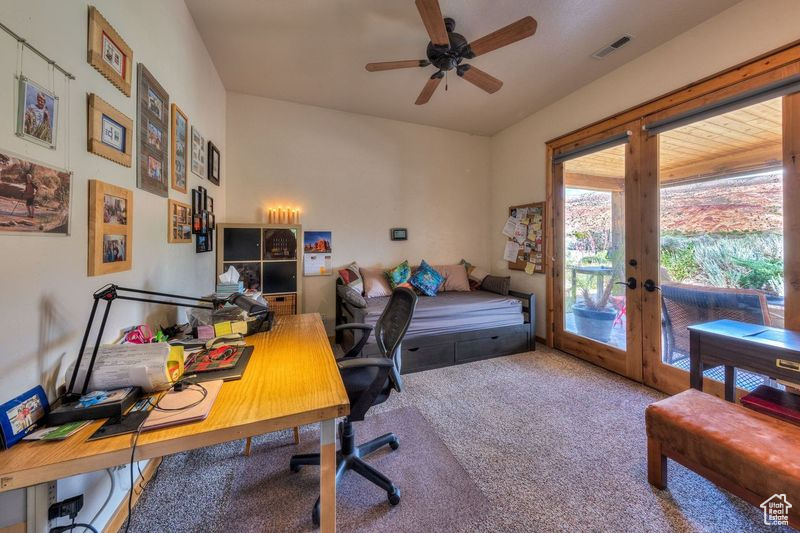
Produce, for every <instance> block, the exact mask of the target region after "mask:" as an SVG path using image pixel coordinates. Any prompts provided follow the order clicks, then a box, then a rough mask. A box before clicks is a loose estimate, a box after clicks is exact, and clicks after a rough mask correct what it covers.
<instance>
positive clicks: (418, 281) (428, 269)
mask: <svg viewBox="0 0 800 533" xmlns="http://www.w3.org/2000/svg"><path fill="white" fill-rule="evenodd" d="M443 281H444V276H442V275H441V274H440V273H439V272H438V271H437V270H436V269H435V268H433V267H432V266H430V265H429V264H428V263H426V262H425V260H423V261H422V263H420V265H419V268H417V270H416V271H415V272H414V275H413V276H411V278H409V280H408V282H409V283H410V284H411V286H412V287H414V288H415V289H417V290H418V291H420V292H421V293H422V294H424V295H426V296H436V291H437V290H438V289H439V286H440V285H441V284H442V282H443Z"/></svg>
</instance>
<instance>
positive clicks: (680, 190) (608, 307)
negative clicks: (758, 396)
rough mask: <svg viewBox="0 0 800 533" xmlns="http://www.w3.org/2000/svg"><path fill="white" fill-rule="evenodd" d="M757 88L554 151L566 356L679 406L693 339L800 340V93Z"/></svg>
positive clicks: (746, 384)
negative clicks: (710, 335) (763, 328)
mask: <svg viewBox="0 0 800 533" xmlns="http://www.w3.org/2000/svg"><path fill="white" fill-rule="evenodd" d="M799 53H800V52H799ZM795 70H797V71H798V74H796V75H794V77H793V78H790V81H792V80H794V79H795V78H798V79H800V62H799V63H797V64H796V66H795ZM748 84H749V85H747V86H746V87H745V88H744V89H741V90H738V92H737V91H734V90H732V89H731V88H730V87H731V86H728V87H725V88H724V89H720V90H719V91H718V92H719V93H720V94H719V95H717V94H716V93H715V92H710V93H709V94H708V95H706V96H705V97H703V98H699V99H696V100H692V101H687V102H686V103H684V104H682V105H679V106H676V107H672V108H667V109H665V110H663V111H661V112H657V113H651V114H649V115H645V114H643V115H642V116H641V118H637V119H635V120H631V121H629V122H626V123H624V124H617V125H614V126H613V127H610V128H608V129H606V130H602V131H598V128H597V127H596V126H594V127H592V128H593V129H594V132H593V133H592V134H591V135H587V136H586V137H585V138H583V139H580V140H576V141H572V142H569V143H567V144H562V145H560V146H558V147H553V146H552V145H551V146H550V150H549V154H550V156H551V162H552V166H551V167H550V169H549V170H550V172H551V177H550V180H549V184H550V187H551V188H550V191H549V192H550V198H551V206H552V222H553V223H552V225H551V227H552V235H551V240H552V250H553V257H552V264H551V271H550V273H551V280H550V282H549V286H548V287H549V292H548V297H549V306H548V312H549V316H550V317H551V319H552V320H551V321H552V332H551V335H550V337H549V340H551V341H552V344H553V345H554V346H555V347H556V348H558V349H561V350H563V351H565V352H568V353H571V354H573V355H576V356H578V357H581V358H583V359H586V360H588V361H590V362H592V363H595V364H597V365H599V366H602V367H604V368H607V369H609V370H612V371H614V372H617V373H619V374H622V375H624V376H627V377H629V378H631V379H634V380H637V381H640V382H643V383H645V384H647V385H650V386H652V387H654V388H657V389H659V390H662V391H664V392H667V393H670V394H674V393H676V392H679V391H681V390H684V389H686V388H688V386H689V378H688V367H689V365H688V357H689V354H688V330H687V329H686V327H687V326H688V325H691V324H692V323H697V322H701V321H708V320H715V319H721V318H732V319H736V320H741V321H745V322H753V323H758V324H763V325H770V326H776V327H785V328H787V329H800V210H798V209H796V208H795V207H794V206H796V205H797V204H798V202H800V92H797V91H798V89H800V82H797V84H795V85H791V84H785V83H784V84H783V85H781V84H780V83H779V82H775V80H774V79H772V78H771V79H769V80H767V81H765V82H763V83H761V84H759V83H755V82H753V81H752V80H749V81H748ZM732 93H733V94H734V95H737V94H738V96H739V97H740V98H739V99H738V100H737V99H736V98H731V94H732ZM612 122H613V119H612ZM784 206H787V208H786V209H784ZM721 378H722V371H721V370H713V369H710V370H709V371H707V372H706V373H705V383H704V389H705V390H707V391H708V392H711V393H715V394H718V395H722V393H723V389H722V384H721ZM765 379H766V377H765V376H758V375H753V374H747V373H746V372H737V375H736V380H737V385H738V386H739V387H740V390H749V389H752V388H754V387H755V386H757V385H758V384H760V383H762V382H764V380H765Z"/></svg>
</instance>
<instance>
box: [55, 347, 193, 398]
mask: <svg viewBox="0 0 800 533" xmlns="http://www.w3.org/2000/svg"><path fill="white" fill-rule="evenodd" d="M93 350H94V347H87V348H86V351H84V353H83V360H82V361H81V367H80V369H79V370H78V378H77V381H76V387H79V386H82V385H83V382H84V380H85V379H86V371H87V369H88V368H89V361H91V359H92V351H93ZM74 368H75V362H74V361H73V362H72V364H71V365H70V366H69V367H68V368H67V376H71V375H72V372H73V370H74ZM182 374H183V346H171V345H169V344H168V343H166V342H154V343H150V344H102V345H100V349H99V350H98V351H97V360H96V361H95V363H94V368H93V369H92V377H91V380H90V381H89V388H88V390H111V389H121V388H123V387H141V388H142V390H143V391H144V392H153V391H160V390H166V389H168V388H169V387H170V385H172V384H173V383H174V382H175V381H177V380H178V379H179V378H180V377H181V375H182Z"/></svg>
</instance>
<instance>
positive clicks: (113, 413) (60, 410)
mask: <svg viewBox="0 0 800 533" xmlns="http://www.w3.org/2000/svg"><path fill="white" fill-rule="evenodd" d="M141 394H142V390H141V389H140V388H139V387H133V388H132V389H131V391H130V392H129V393H128V394H126V395H125V397H124V398H121V399H119V400H116V401H112V402H106V403H101V404H97V405H90V406H88V407H83V406H81V404H80V402H78V401H72V402H65V401H64V399H63V398H59V399H58V401H57V402H56V403H55V405H54V406H53V408H52V409H51V410H50V413H48V415H47V425H48V426H60V425H61V424H66V423H67V422H76V421H78V420H97V419H100V418H113V417H121V416H122V415H123V413H125V412H127V411H128V409H130V407H131V406H132V405H133V404H134V402H136V400H137V399H138V398H139V396H141Z"/></svg>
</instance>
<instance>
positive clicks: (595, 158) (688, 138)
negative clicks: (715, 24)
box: [564, 98, 782, 190]
mask: <svg viewBox="0 0 800 533" xmlns="http://www.w3.org/2000/svg"><path fill="white" fill-rule="evenodd" d="M781 105H782V104H781V98H775V99H773V100H768V101H766V102H762V103H759V104H755V105H752V106H748V107H746V108H743V109H738V110H736V111H731V112H728V113H725V114H722V115H718V116H715V117H712V118H708V119H705V120H702V121H699V122H695V123H692V124H688V125H686V126H681V127H680V128H676V129H674V130H670V131H666V132H664V133H662V134H660V136H659V140H660V153H659V159H660V177H661V182H662V183H667V182H681V181H690V180H697V179H703V178H712V177H722V176H724V175H726V174H734V173H739V172H749V171H758V170H764V169H769V168H775V167H778V166H780V165H781V160H782V131H781V128H782V108H781ZM564 171H565V176H564V178H565V183H566V185H567V186H570V187H581V188H587V189H599V190H619V189H620V188H621V186H622V181H621V180H622V178H623V177H624V175H625V146H624V145H620V146H615V147H613V148H609V149H606V150H603V151H600V152H596V153H594V154H589V155H586V156H583V157H579V158H577V159H573V160H570V161H567V162H566V163H565V165H564Z"/></svg>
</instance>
